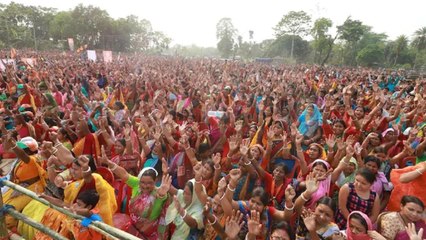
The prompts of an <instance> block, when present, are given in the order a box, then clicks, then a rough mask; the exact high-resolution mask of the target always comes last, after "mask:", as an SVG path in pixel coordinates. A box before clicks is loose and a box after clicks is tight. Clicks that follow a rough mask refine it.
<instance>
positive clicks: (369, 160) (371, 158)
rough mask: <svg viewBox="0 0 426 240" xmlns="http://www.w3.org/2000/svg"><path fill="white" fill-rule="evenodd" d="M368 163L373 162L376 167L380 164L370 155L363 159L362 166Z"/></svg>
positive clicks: (378, 160)
mask: <svg viewBox="0 0 426 240" xmlns="http://www.w3.org/2000/svg"><path fill="white" fill-rule="evenodd" d="M368 162H374V163H376V164H377V167H380V165H381V163H380V159H378V158H377V157H375V156H372V155H368V156H367V157H365V158H364V164H367V163H368Z"/></svg>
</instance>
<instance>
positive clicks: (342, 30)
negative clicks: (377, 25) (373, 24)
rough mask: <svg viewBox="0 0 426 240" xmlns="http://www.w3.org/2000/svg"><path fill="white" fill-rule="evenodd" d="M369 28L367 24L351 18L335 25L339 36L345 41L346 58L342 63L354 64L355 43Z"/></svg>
mask: <svg viewBox="0 0 426 240" xmlns="http://www.w3.org/2000/svg"><path fill="white" fill-rule="evenodd" d="M370 29H371V28H370V27H369V26H365V25H363V24H362V22H361V21H359V20H352V19H350V18H348V19H346V21H345V22H344V23H343V24H342V25H340V26H337V31H338V34H339V38H340V39H342V40H344V41H345V42H346V44H345V45H346V47H345V53H346V54H345V55H346V58H347V59H346V61H344V63H346V64H349V65H354V63H355V60H356V59H355V58H356V54H357V50H358V48H357V47H358V46H357V43H358V41H359V40H360V39H361V38H362V36H363V35H364V33H365V32H367V31H369V30H370Z"/></svg>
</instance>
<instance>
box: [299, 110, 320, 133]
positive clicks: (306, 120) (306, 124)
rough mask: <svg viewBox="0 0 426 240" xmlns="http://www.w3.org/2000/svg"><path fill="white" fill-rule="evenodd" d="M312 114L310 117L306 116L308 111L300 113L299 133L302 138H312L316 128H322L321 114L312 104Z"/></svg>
mask: <svg viewBox="0 0 426 240" xmlns="http://www.w3.org/2000/svg"><path fill="white" fill-rule="evenodd" d="M312 106H313V108H314V112H313V113H312V115H311V116H308V109H307V108H305V110H304V111H303V112H302V114H301V115H300V116H299V118H298V121H299V132H300V133H301V134H302V135H303V136H308V137H312V136H313V135H314V134H315V131H316V130H317V129H318V127H320V126H322V114H321V112H320V110H319V108H318V106H317V105H315V104H312Z"/></svg>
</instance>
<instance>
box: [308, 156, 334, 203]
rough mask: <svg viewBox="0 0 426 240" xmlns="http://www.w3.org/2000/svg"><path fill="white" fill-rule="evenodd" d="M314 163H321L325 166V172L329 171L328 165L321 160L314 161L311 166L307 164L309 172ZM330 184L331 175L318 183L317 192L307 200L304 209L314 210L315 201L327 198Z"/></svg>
mask: <svg viewBox="0 0 426 240" xmlns="http://www.w3.org/2000/svg"><path fill="white" fill-rule="evenodd" d="M316 163H322V164H324V165H325V166H326V171H328V170H329V169H330V164H329V163H328V162H326V161H324V160H322V159H317V160H315V161H313V162H312V163H311V164H309V166H308V168H309V172H312V170H313V168H314V165H315V164H316ZM330 184H331V175H329V176H328V177H327V178H326V179H325V180H323V181H321V182H319V187H318V190H317V191H316V192H315V193H314V194H312V196H311V199H309V201H308V202H307V203H306V207H307V208H310V209H312V210H314V209H315V206H316V204H317V201H318V200H319V199H320V198H322V197H324V196H327V195H328V193H329V191H330Z"/></svg>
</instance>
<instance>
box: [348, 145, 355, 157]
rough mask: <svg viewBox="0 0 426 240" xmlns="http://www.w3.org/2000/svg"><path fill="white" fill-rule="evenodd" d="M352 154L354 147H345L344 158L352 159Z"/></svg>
mask: <svg viewBox="0 0 426 240" xmlns="http://www.w3.org/2000/svg"><path fill="white" fill-rule="evenodd" d="M354 153H355V149H354V147H352V144H348V146H346V157H352V156H353V155H354Z"/></svg>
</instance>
